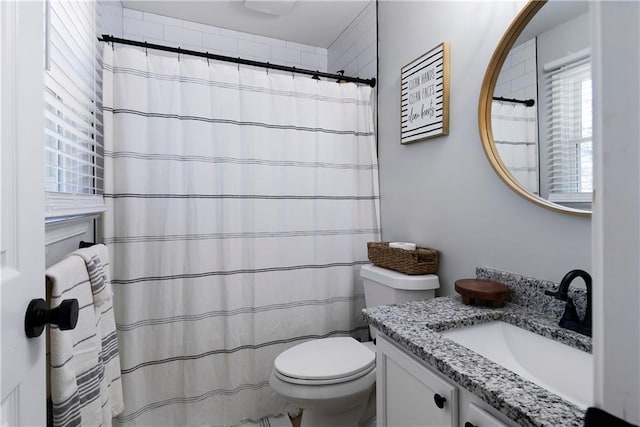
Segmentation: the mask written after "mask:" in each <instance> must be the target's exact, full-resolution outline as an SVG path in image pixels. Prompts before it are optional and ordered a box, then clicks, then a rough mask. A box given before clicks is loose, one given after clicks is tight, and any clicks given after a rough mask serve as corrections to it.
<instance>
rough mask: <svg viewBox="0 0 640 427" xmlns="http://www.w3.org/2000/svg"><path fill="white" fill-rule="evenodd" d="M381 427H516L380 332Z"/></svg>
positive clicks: (378, 382)
mask: <svg viewBox="0 0 640 427" xmlns="http://www.w3.org/2000/svg"><path fill="white" fill-rule="evenodd" d="M376 375H377V377H376V399H377V402H376V408H377V416H376V418H377V427H417V426H420V427H513V426H517V424H516V423H515V422H514V421H512V420H509V419H508V418H506V417H505V416H504V415H503V414H500V413H499V412H498V411H497V410H495V409H494V408H492V407H490V406H489V405H488V404H487V403H485V402H483V401H482V400H481V399H480V398H478V397H476V396H475V395H473V394H472V393H470V392H468V391H467V390H465V389H464V388H462V387H460V386H458V385H457V384H455V383H454V382H452V381H451V380H449V379H447V378H444V377H443V376H442V375H441V374H440V373H439V372H436V371H434V370H432V369H430V368H428V367H427V366H426V365H425V364H424V362H422V361H421V360H419V359H418V358H416V357H415V356H413V355H411V354H409V353H408V352H406V351H405V350H403V349H401V348H400V347H399V346H397V345H396V344H394V343H393V342H392V341H391V340H390V339H389V338H387V337H386V336H385V335H383V334H382V333H380V332H378V334H377V340H376Z"/></svg>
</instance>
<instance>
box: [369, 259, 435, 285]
mask: <svg viewBox="0 0 640 427" xmlns="http://www.w3.org/2000/svg"><path fill="white" fill-rule="evenodd" d="M360 277H362V278H363V279H369V280H373V281H374V282H378V283H381V284H383V285H386V286H389V287H390V288H394V289H409V290H429V289H438V288H440V279H439V278H438V276H437V275H435V274H420V275H409V274H403V273H399V272H397V271H393V270H389V269H387V268H382V267H377V266H375V265H373V264H367V265H363V266H362V267H361V268H360Z"/></svg>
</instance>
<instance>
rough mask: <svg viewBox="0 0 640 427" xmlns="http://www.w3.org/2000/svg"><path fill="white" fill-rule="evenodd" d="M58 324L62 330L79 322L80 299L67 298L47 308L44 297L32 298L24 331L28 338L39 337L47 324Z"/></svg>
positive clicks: (70, 327) (68, 328)
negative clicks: (55, 305)
mask: <svg viewBox="0 0 640 427" xmlns="http://www.w3.org/2000/svg"><path fill="white" fill-rule="evenodd" d="M49 323H50V324H52V325H58V327H59V328H60V330H62V331H68V330H70V329H73V328H75V327H76V325H77V324H78V300H77V299H66V300H64V301H62V302H61V303H60V305H59V306H57V307H56V308H51V309H49V308H47V304H46V302H45V301H44V300H43V299H42V298H39V299H32V300H31V302H30V303H29V306H28V307H27V314H26V315H25V317H24V331H25V332H26V334H27V338H35V337H39V336H40V335H41V334H42V331H44V327H45V325H46V324H49Z"/></svg>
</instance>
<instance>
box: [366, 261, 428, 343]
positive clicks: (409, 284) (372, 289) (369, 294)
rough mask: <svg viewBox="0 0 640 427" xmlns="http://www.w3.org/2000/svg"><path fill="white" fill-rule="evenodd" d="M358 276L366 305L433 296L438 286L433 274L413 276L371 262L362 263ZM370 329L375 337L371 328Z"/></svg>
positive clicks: (395, 302) (400, 301) (396, 302)
mask: <svg viewBox="0 0 640 427" xmlns="http://www.w3.org/2000/svg"><path fill="white" fill-rule="evenodd" d="M360 277H362V283H363V285H364V300H365V305H366V306H367V307H373V306H376V305H386V304H399V303H402V302H406V301H416V300H423V299H429V298H433V297H434V296H435V294H436V289H438V288H439V287H440V280H439V279H438V276H437V275H435V274H423V275H419V276H413V275H408V274H403V273H399V272H397V271H393V270H388V269H386V268H382V267H376V266H375V265H373V264H367V265H363V266H362V267H361V268H360ZM370 331H371V336H372V337H373V338H375V331H374V330H373V328H370Z"/></svg>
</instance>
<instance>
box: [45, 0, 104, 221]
mask: <svg viewBox="0 0 640 427" xmlns="http://www.w3.org/2000/svg"><path fill="white" fill-rule="evenodd" d="M45 8H46V10H45V14H46V25H47V28H46V31H45V34H46V41H45V43H46V49H45V51H46V58H45V62H46V64H45V65H46V69H45V72H44V101H45V102H44V104H45V111H44V117H45V129H44V138H45V141H44V150H45V163H44V168H45V171H44V176H45V183H44V185H45V191H46V192H47V193H46V206H45V208H46V216H47V217H55V216H65V215H77V214H83V213H91V212H99V211H102V210H104V208H103V206H104V203H103V199H102V191H103V190H102V189H103V165H104V161H103V136H102V105H101V99H102V71H101V68H100V57H99V55H100V49H99V46H98V43H99V42H98V40H97V38H96V28H97V25H96V20H97V17H96V2H90V1H64V0H49V1H47V2H46V4H45Z"/></svg>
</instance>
